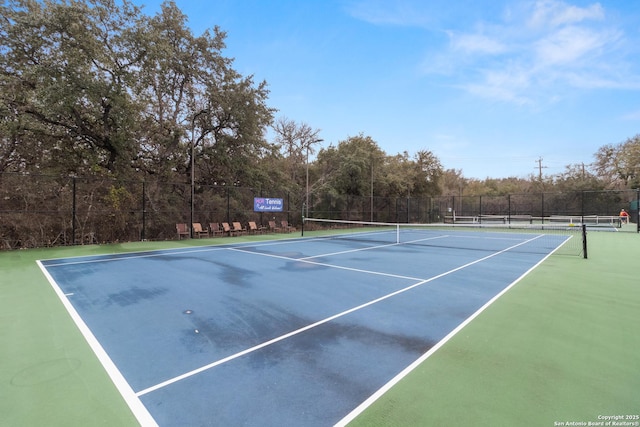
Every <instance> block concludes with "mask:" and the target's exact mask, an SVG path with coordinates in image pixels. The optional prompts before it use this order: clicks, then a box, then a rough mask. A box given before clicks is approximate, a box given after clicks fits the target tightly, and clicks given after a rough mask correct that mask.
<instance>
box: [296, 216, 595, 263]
mask: <svg viewBox="0 0 640 427" xmlns="http://www.w3.org/2000/svg"><path fill="white" fill-rule="evenodd" d="M302 234H303V236H304V237H312V238H321V239H334V240H336V241H338V242H340V241H343V242H345V243H347V242H361V244H362V245H417V246H430V247H439V248H452V249H464V250H478V251H490V252H499V251H505V250H508V251H512V252H528V253H539V254H549V253H553V254H561V255H573V256H582V257H584V258H587V233H586V227H585V226H584V225H582V226H573V225H558V224H407V223H382V222H368V221H347V220H335V219H319V218H305V219H304V221H303V232H302ZM349 244H353V243H349Z"/></svg>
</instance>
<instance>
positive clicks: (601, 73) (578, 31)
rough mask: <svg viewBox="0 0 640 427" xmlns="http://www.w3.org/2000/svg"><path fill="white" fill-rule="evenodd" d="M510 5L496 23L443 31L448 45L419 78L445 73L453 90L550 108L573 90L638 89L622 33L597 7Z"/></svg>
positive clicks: (549, 0) (548, 0)
mask: <svg viewBox="0 0 640 427" xmlns="http://www.w3.org/2000/svg"><path fill="white" fill-rule="evenodd" d="M524 5H525V4H524V3H517V4H514V3H511V4H510V5H509V6H508V8H507V9H505V11H504V13H503V14H502V15H501V16H502V20H498V21H495V22H486V21H478V22H477V23H476V25H475V26H473V27H474V29H473V30H472V31H467V32H463V31H459V30H457V31H456V30H448V31H446V33H447V34H448V36H449V44H448V46H446V47H445V48H444V50H440V51H438V52H435V53H434V52H430V55H429V57H430V58H432V59H437V61H436V62H435V65H434V64H433V62H431V63H430V65H431V67H428V66H423V68H422V69H423V71H425V72H436V71H438V72H441V73H443V72H446V71H448V72H449V74H448V77H449V78H450V79H453V80H457V81H458V82H460V83H455V82H454V83H453V85H455V86H457V87H460V88H463V89H464V90H466V91H468V92H469V93H471V94H473V95H475V96H478V97H482V98H488V99H494V100H499V101H503V102H507V103H513V104H517V105H534V104H536V103H539V102H542V103H553V102H557V101H558V100H559V99H561V98H562V96H563V95H566V94H567V93H568V91H571V90H572V89H577V88H579V89H597V88H625V87H626V88H629V89H637V88H638V82H639V81H640V79H639V77H638V76H637V72H636V71H635V70H633V69H632V68H630V67H629V66H628V63H627V61H626V60H625V55H626V53H625V52H624V51H623V49H622V47H624V46H625V44H626V43H627V41H626V39H625V34H624V32H623V31H622V30H620V29H618V28H616V27H615V26H614V24H613V23H611V22H608V21H607V20H606V19H605V18H606V17H605V11H604V9H603V7H602V6H601V5H600V4H599V3H594V4H592V5H590V6H586V7H578V6H574V5H571V4H568V3H565V2H562V1H557V0H539V1H535V2H533V3H528V5H529V6H528V7H525V6H524Z"/></svg>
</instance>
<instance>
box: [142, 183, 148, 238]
mask: <svg viewBox="0 0 640 427" xmlns="http://www.w3.org/2000/svg"><path fill="white" fill-rule="evenodd" d="M145 199H146V186H145V181H142V233H141V234H140V239H141V240H142V241H143V242H144V241H145V240H147V239H146V237H145V229H146V225H147V217H146V214H147V211H146V204H145V202H146V200H145Z"/></svg>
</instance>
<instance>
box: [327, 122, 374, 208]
mask: <svg viewBox="0 0 640 427" xmlns="http://www.w3.org/2000/svg"><path fill="white" fill-rule="evenodd" d="M383 158H385V154H384V152H383V151H382V150H381V149H380V148H379V147H378V144H377V143H376V142H375V141H374V140H373V139H371V137H369V136H364V135H362V134H360V135H359V136H356V137H349V138H348V139H347V140H345V141H341V142H340V143H339V144H338V146H337V147H329V148H327V149H322V150H320V152H319V153H318V165H319V167H320V169H321V170H322V171H323V178H324V179H323V183H324V185H325V186H330V187H331V188H332V189H333V190H334V191H336V192H337V193H339V194H344V195H349V196H365V195H369V194H370V191H371V182H372V173H374V174H375V170H376V168H374V162H375V160H376V159H383ZM372 171H373V172H372Z"/></svg>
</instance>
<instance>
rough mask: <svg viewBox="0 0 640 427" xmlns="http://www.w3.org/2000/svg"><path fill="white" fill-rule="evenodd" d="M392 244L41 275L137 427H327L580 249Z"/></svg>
mask: <svg viewBox="0 0 640 427" xmlns="http://www.w3.org/2000/svg"><path fill="white" fill-rule="evenodd" d="M394 233H395V234H396V237H397V230H396V231H394V230H370V229H364V230H358V232H357V233H353V232H349V233H348V234H344V233H341V234H339V235H338V236H331V238H328V237H326V236H325V237H315V236H313V235H312V236H311V237H305V238H295V239H287V240H279V241H268V240H267V241H260V242H252V243H242V244H235V245H224V246H210V247H199V248H185V249H178V250H163V251H152V252H140V253H133V254H124V255H123V254H121V255H105V256H95V257H79V258H66V259H57V260H46V261H41V262H40V264H41V266H42V268H43V271H45V274H46V275H47V276H48V278H49V280H50V282H51V283H52V284H53V285H54V288H55V289H56V291H57V292H58V295H59V297H60V298H61V299H62V301H63V303H64V304H65V306H66V307H67V310H68V311H69V312H70V313H71V315H72V317H73V318H74V320H75V322H76V324H77V325H78V326H79V327H80V329H81V330H82V332H83V334H84V335H85V338H86V339H87V340H88V342H89V343H90V344H91V345H92V348H93V350H94V352H96V354H98V356H99V358H100V360H101V361H102V363H103V365H104V366H105V368H106V370H107V371H108V372H109V375H110V376H111V378H112V380H113V381H114V382H115V383H116V385H117V386H118V388H119V390H120V393H121V394H122V395H123V397H124V398H125V400H126V401H127V403H128V404H129V406H130V408H131V409H132V411H133V412H134V414H135V415H136V417H137V419H138V421H139V422H140V423H141V424H143V425H147V424H153V423H157V424H159V425H162V426H178V425H256V426H257V425H260V426H265V425H291V423H292V422H294V423H295V424H296V425H305V426H327V425H334V424H336V423H340V422H346V421H347V420H348V419H349V417H352V416H353V414H354V413H353V412H352V411H354V410H355V409H356V408H358V407H359V406H360V405H361V404H362V403H363V402H364V401H365V400H367V399H368V398H369V397H370V396H372V395H374V394H375V393H376V392H377V391H378V390H380V389H381V388H383V387H385V385H387V384H388V383H389V382H390V381H392V380H393V379H394V378H396V377H397V376H398V375H399V374H400V373H401V372H403V371H404V370H405V369H406V368H407V367H408V366H410V365H411V364H412V363H414V362H416V361H418V360H420V359H421V358H424V357H426V356H428V355H429V354H430V353H431V352H433V351H434V350H435V349H436V348H437V347H438V346H439V345H441V344H442V343H443V340H445V339H446V338H447V337H448V336H450V335H452V334H453V333H454V332H455V331H456V330H457V329H458V328H460V327H461V326H462V325H464V324H465V323H466V322H468V321H469V320H470V319H472V318H473V316H475V314H477V313H478V312H479V310H481V309H482V308H483V307H485V306H486V305H487V304H489V303H490V302H492V301H493V300H494V299H495V298H496V297H497V296H498V295H500V294H501V293H502V292H504V291H505V290H507V289H508V288H509V287H510V286H511V285H512V284H514V283H515V282H516V281H518V280H519V279H520V278H521V277H522V276H523V275H525V274H526V273H527V272H529V271H530V270H531V269H532V268H533V267H534V266H536V265H537V264H538V263H540V262H541V261H542V260H543V259H544V258H545V257H547V256H548V255H549V254H550V253H551V252H553V251H555V250H557V249H558V248H559V247H560V246H562V245H564V244H566V243H567V241H570V240H571V236H566V235H548V234H542V233H540V231H538V232H537V233H533V234H532V233H517V232H509V233H503V232H483V233H477V232H472V231H470V230H465V231H464V233H463V234H457V235H453V234H454V233H451V230H445V231H442V230H421V231H419V232H416V231H415V230H414V231H413V232H412V233H411V234H410V235H408V236H407V237H403V241H402V242H400V243H398V241H394V240H392V241H388V237H386V235H387V234H391V235H392V236H393V235H394ZM307 236H308V234H307ZM392 239H393V237H392ZM435 242H437V244H436V243H435ZM345 417H346V418H345ZM341 420H342V421H341Z"/></svg>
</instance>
